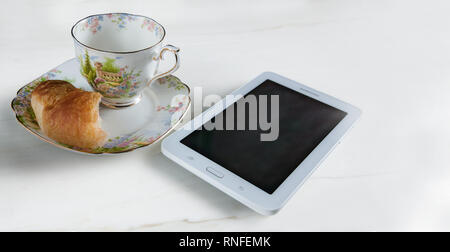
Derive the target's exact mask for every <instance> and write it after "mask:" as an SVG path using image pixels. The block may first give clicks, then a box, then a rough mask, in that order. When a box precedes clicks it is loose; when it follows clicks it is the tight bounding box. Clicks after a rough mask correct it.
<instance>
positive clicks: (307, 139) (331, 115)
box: [181, 80, 347, 194]
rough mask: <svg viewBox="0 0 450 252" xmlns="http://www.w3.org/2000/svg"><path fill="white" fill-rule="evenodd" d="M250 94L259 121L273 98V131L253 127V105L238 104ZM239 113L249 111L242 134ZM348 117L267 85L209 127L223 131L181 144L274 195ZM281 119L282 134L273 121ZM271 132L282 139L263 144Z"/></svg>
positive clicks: (195, 135)
mask: <svg viewBox="0 0 450 252" xmlns="http://www.w3.org/2000/svg"><path fill="white" fill-rule="evenodd" d="M250 95H252V96H254V97H255V98H256V100H257V101H258V103H257V111H258V113H256V114H257V115H258V116H257V117H258V120H259V119H260V116H259V114H260V113H259V112H260V110H261V108H262V107H261V106H262V105H261V103H259V101H261V97H262V96H266V97H267V98H266V99H265V100H267V109H266V110H267V114H268V115H267V118H266V121H267V122H271V124H272V127H271V129H267V126H266V127H261V126H260V125H259V124H258V126H257V128H256V129H251V128H250V127H249V124H250V123H249V122H250V120H251V119H252V118H253V117H254V116H255V113H251V111H252V110H251V105H250V104H247V103H245V106H239V105H238V104H239V103H241V104H242V100H245V99H246V98H247V97H248V96H250ZM273 95H275V96H278V101H277V99H272V98H273V97H274V96H273ZM276 103H277V104H276ZM272 105H278V106H277V107H278V108H279V109H277V112H278V116H275V114H274V112H273V110H271V109H270V107H271V106H272ZM239 109H240V110H242V111H240V110H239ZM239 112H246V113H244V114H245V126H246V128H245V129H242V127H241V128H240V129H239V130H238V128H239V127H238V124H239V120H238V118H239V117H238V114H239ZM253 112H254V111H253ZM227 113H228V116H227ZM230 115H231V116H230ZM241 115H242V114H241ZM346 115H347V113H346V112H344V111H341V110H339V109H336V108H334V107H332V106H329V105H327V104H325V103H322V102H320V101H317V100H315V99H313V98H311V97H309V96H306V95H303V94H300V93H298V92H296V91H294V90H291V89H289V88H287V87H284V86H282V85H279V84H277V83H275V82H273V81H271V80H266V81H264V82H263V83H261V84H260V85H259V86H257V87H256V88H255V89H253V90H252V91H250V92H249V93H248V94H247V95H246V96H245V97H244V98H243V99H240V100H238V102H236V103H235V104H233V105H231V106H229V107H228V108H227V109H226V110H224V111H223V112H222V113H221V114H218V115H217V116H216V117H215V118H213V119H212V120H211V121H210V122H209V124H211V123H217V122H218V121H220V123H223V125H224V126H223V127H217V124H216V127H215V128H214V129H211V127H206V125H207V124H205V125H203V126H202V127H200V128H199V129H197V130H195V131H194V132H192V133H191V134H190V135H188V136H186V137H185V138H184V139H182V140H181V143H183V144H184V145H186V146H188V147H189V148H191V149H193V150H195V151H197V152H199V153H200V154H202V155H203V156H205V157H206V158H208V159H210V160H212V161H213V162H215V163H217V164H219V165H221V166H222V167H224V168H226V169H228V170H229V171H231V172H233V173H234V174H236V175H238V176H239V177H241V178H243V179H245V180H246V181H248V182H250V183H251V184H253V185H255V186H256V187H258V188H260V189H262V190H263V191H265V192H267V193H269V194H272V193H273V192H274V191H275V190H276V189H277V188H278V187H279V186H280V185H281V184H282V183H283V181H284V180H285V179H286V178H287V177H288V176H289V175H290V174H291V173H292V172H293V171H294V170H295V168H297V167H298V166H299V165H300V164H301V163H302V161H303V160H304V159H305V158H306V157H307V156H308V155H309V154H310V153H311V152H312V151H313V150H314V148H316V146H317V145H318V144H319V143H320V142H321V141H322V140H323V139H324V138H325V137H326V136H327V135H328V134H329V133H330V132H331V131H332V130H333V128H335V127H336V125H337V124H338V123H339V122H340V121H341V120H342V119H343V118H344V117H345V116H346ZM252 116H253V117H252ZM276 117H278V120H277V121H278V129H275V128H276V127H275V125H276V124H275V122H273V121H274V119H276ZM241 118H242V117H241ZM219 119H220V120H219ZM233 119H234V121H233V123H232V125H234V130H233V129H232V130H230V128H229V127H228V128H227V126H228V125H229V124H227V120H233ZM271 120H272V121H271ZM241 126H242V125H241ZM271 130H273V131H274V130H277V131H278V132H275V133H277V134H276V135H277V137H276V139H274V140H272V141H262V140H261V136H262V134H266V135H267V134H268V133H269V132H270V131H271Z"/></svg>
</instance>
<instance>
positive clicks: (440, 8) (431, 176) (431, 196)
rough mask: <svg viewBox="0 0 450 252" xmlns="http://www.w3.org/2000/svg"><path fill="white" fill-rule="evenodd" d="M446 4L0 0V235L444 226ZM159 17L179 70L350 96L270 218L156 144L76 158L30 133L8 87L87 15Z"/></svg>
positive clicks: (211, 90)
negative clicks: (260, 78) (329, 137)
mask: <svg viewBox="0 0 450 252" xmlns="http://www.w3.org/2000/svg"><path fill="white" fill-rule="evenodd" d="M449 9H450V2H449V1H445V0H442V1H438V0H432V1H425V0H423V1H413V0H390V1H387V0H371V1H364V0H341V1H335V0H321V1H319V0H316V1H313V0H299V1H265V0H264V1H206V0H193V1H181V0H178V1H147V0H142V1H132V0H128V1H74V0H71V1H47V0H45V1H31V0H30V1H18V0H15V1H8V0H7V1H2V6H1V8H0V52H1V54H0V55H1V57H0V69H1V74H2V80H1V86H2V92H0V105H1V106H0V112H1V113H0V129H1V130H0V230H1V231H4V230H13V231H23V230H31V231H52V230H58V231H72V230H88V231H121V230H129V231H161V230H164V231H320V230H323V231H346V230H348V231H399V230H405V231H407V230H410V231H411V230H447V231H449V230H450V155H449V151H450V99H449V97H450V84H449V83H450V29H449V27H450V16H449V14H448V10H449ZM111 11H123V12H130V13H139V14H144V15H149V16H151V17H154V18H155V19H156V20H158V21H160V22H161V23H162V24H164V25H165V27H166V29H167V30H168V36H167V42H170V43H172V44H174V45H177V46H179V47H180V48H182V67H181V68H180V70H179V71H178V73H177V76H179V77H180V78H182V79H183V80H184V81H186V82H187V83H189V84H190V85H191V87H196V86H198V87H203V88H204V95H208V94H219V95H225V94H227V93H229V92H231V91H232V90H233V89H235V88H237V87H239V86H240V85H242V84H245V83H246V82H247V81H249V80H250V79H252V78H254V77H255V76H256V75H258V74H259V73H261V72H262V71H265V70H270V71H274V72H277V73H280V74H282V75H285V76H287V77H289V78H291V79H294V80H298V81H300V82H303V83H305V84H307V85H310V86H312V87H314V88H316V89H318V90H321V91H324V92H326V93H329V94H331V95H334V96H336V97H339V98H341V99H343V100H345V101H348V102H350V103H352V104H355V105H357V106H358V107H360V108H361V109H362V110H363V111H364V115H363V117H362V119H361V120H360V121H359V123H358V124H357V125H356V127H355V128H354V129H353V130H352V131H351V132H350V134H349V135H348V136H347V137H346V138H345V139H344V141H343V142H342V144H341V145H340V146H339V147H338V148H336V150H335V151H334V152H333V153H332V154H331V155H330V156H329V158H328V159H327V160H326V161H325V162H324V163H323V164H322V165H321V167H320V168H319V169H318V170H317V172H316V173H315V174H314V175H313V176H312V177H311V179H310V180H309V181H308V182H307V183H306V184H305V185H304V187H303V188H302V189H301V190H300V191H299V192H298V193H297V194H296V195H295V196H294V197H293V198H292V200H291V201H290V202H289V203H288V204H287V205H286V207H285V208H284V209H283V210H282V211H281V212H280V213H279V214H277V215H275V216H271V217H263V216H259V215H257V214H256V213H254V212H252V211H251V210H249V209H247V208H246V207H245V206H243V205H241V204H240V203H238V202H236V201H235V200H233V199H231V198H230V197H228V196H226V195H224V194H223V193H221V192H220V191H218V190H216V189H215V188H213V187H212V186H210V185H208V184H206V183H204V182H203V181H201V180H200V179H198V178H196V177H195V176H193V175H192V174H190V173H189V172H187V171H185V170H184V169H183V168H181V167H179V166H177V165H176V164H174V163H172V162H171V161H170V160H168V159H167V158H165V157H164V156H163V155H162V154H161V153H160V150H159V148H160V146H158V145H156V146H154V147H151V148H143V149H141V150H138V151H135V152H132V153H129V154H125V155H120V156H113V157H95V156H82V155H78V154H74V153H70V152H67V151H64V150H60V149H57V148H55V147H53V146H51V145H49V144H46V143H43V142H41V141H40V140H39V139H37V138H36V137H34V136H32V135H30V134H28V133H27V132H26V131H25V130H24V129H23V128H22V127H20V126H19V125H18V124H17V123H16V122H15V119H14V116H13V113H12V111H11V110H10V106H9V103H10V101H11V99H12V98H13V97H14V95H15V92H16V90H17V89H18V88H19V87H20V86H22V85H23V84H25V83H26V82H28V81H30V80H32V79H33V78H35V77H37V76H38V75H39V74H41V73H43V72H45V71H47V70H49V69H51V68H52V67H54V66H56V65H58V64H59V63H61V62H63V61H65V60H67V59H69V58H71V57H73V49H72V39H71V36H70V32H69V29H70V27H71V25H72V23H74V22H75V21H77V20H78V19H79V18H82V17H84V16H87V15H89V14H93V13H102V12H111Z"/></svg>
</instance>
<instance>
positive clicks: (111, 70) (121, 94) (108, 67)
mask: <svg viewBox="0 0 450 252" xmlns="http://www.w3.org/2000/svg"><path fill="white" fill-rule="evenodd" d="M92 58H93V57H90V56H89V53H88V51H87V50H86V51H85V54H84V56H81V55H80V56H79V59H78V60H79V62H80V69H81V75H83V76H84V77H85V78H86V80H87V81H88V82H89V84H90V85H91V86H92V87H93V88H94V89H96V90H98V91H100V92H101V93H102V95H103V96H105V97H107V98H128V97H134V96H135V95H136V94H137V90H138V89H139V88H140V86H139V85H140V84H141V82H140V81H138V77H139V76H140V75H141V71H135V70H129V69H128V66H126V65H125V66H123V67H120V66H117V65H116V59H114V58H108V57H104V61H103V62H101V61H99V60H97V61H94V60H91V59H92ZM97 58H98V57H95V59H97ZM92 62H93V63H92Z"/></svg>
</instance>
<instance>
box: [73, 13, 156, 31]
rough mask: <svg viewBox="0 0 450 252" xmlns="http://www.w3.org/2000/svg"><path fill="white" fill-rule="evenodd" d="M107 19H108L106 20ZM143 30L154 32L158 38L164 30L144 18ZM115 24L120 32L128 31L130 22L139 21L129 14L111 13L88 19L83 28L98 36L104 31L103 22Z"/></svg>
mask: <svg viewBox="0 0 450 252" xmlns="http://www.w3.org/2000/svg"><path fill="white" fill-rule="evenodd" d="M105 17H107V18H105ZM142 19H143V21H142V25H141V28H144V29H146V30H148V31H150V32H154V33H155V35H156V36H158V35H159V34H160V33H161V32H162V28H161V27H160V26H159V25H157V23H156V22H155V21H153V20H152V19H147V18H142ZM105 21H106V22H111V23H114V24H115V25H116V26H117V28H119V30H121V29H126V28H127V25H128V24H129V23H130V22H135V21H137V18H136V16H134V15H130V14H127V13H109V14H102V15H95V16H91V17H89V18H87V19H86V20H85V21H84V23H83V25H82V26H81V30H82V31H86V30H89V31H90V32H92V34H96V33H97V32H100V31H101V30H102V23H103V22H105Z"/></svg>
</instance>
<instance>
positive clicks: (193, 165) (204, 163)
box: [161, 72, 361, 215]
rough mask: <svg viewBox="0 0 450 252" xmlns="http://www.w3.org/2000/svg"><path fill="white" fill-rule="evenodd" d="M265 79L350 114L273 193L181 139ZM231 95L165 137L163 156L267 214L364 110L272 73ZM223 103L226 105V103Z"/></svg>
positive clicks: (315, 165)
mask: <svg viewBox="0 0 450 252" xmlns="http://www.w3.org/2000/svg"><path fill="white" fill-rule="evenodd" d="M266 80H271V81H274V82H276V83H278V84H280V85H282V86H284V87H287V88H289V89H292V90H294V91H297V92H299V93H301V94H303V95H306V96H308V97H311V98H313V99H315V100H318V101H320V102H323V103H325V104H328V105H330V106H332V107H335V108H337V109H340V110H342V111H344V112H346V113H347V115H346V116H345V117H344V119H342V120H341V121H340V122H339V123H338V125H337V126H336V127H335V128H334V129H333V130H332V131H331V132H330V133H329V134H328V135H327V136H326V137H325V138H324V139H323V140H322V142H320V144H319V145H318V146H317V147H316V148H315V149H314V150H313V151H312V152H311V153H310V154H309V155H308V156H307V157H306V158H305V159H304V160H303V162H302V163H301V164H300V165H299V166H297V168H296V169H295V170H294V171H293V172H292V173H291V174H290V175H289V176H288V177H287V178H286V180H284V181H283V183H282V184H281V185H280V186H279V187H278V188H277V189H276V190H275V191H274V192H273V193H272V194H269V193H267V192H265V191H263V190H262V189H260V188H258V187H256V186H255V185H253V184H251V183H250V182H248V181H246V180H244V179H243V178H241V177H239V176H238V175H236V174H234V173H232V172H231V171H229V170H227V169H226V168H225V167H222V166H221V165H219V164H217V163H215V162H214V161H212V160H210V159H208V158H206V157H204V156H203V155H201V154H200V153H198V152H196V151H194V150H193V149H191V148H189V147H188V146H186V145H184V144H182V143H181V142H180V141H181V140H182V139H183V138H185V137H186V136H188V135H189V134H190V133H192V132H193V131H194V130H196V129H197V128H199V127H201V125H203V124H204V123H206V122H208V121H210V120H211V119H212V118H213V117H215V116H216V115H217V114H219V113H221V112H222V111H223V110H224V109H226V108H227V107H228V106H230V105H231V104H233V103H235V102H236V100H238V99H239V95H241V96H245V95H246V94H247V93H249V92H250V91H252V90H253V89H254V88H256V87H257V86H259V85H260V84H261V83H263V82H264V81H266ZM231 95H233V96H234V97H235V99H225V98H224V99H222V100H221V101H219V102H217V103H216V104H215V105H213V106H212V107H211V108H209V109H208V110H206V111H205V112H203V113H202V114H200V115H198V116H197V117H195V118H194V119H193V120H191V121H190V122H188V123H186V124H185V125H184V126H183V127H182V128H181V129H179V130H178V131H176V132H174V133H173V134H172V135H170V136H168V137H167V138H166V139H164V140H163V142H162V145H161V150H162V152H163V154H164V155H166V156H167V157H169V158H170V159H172V160H173V161H175V162H177V163H178V164H180V165H181V166H183V167H185V168H186V169H187V170H189V171H191V172H193V173H194V174H196V175H197V176H199V177H200V178H202V179H204V180H205V181H207V182H209V183H211V184H212V185H214V186H215V187H217V188H218V189H220V190H222V191H224V192H225V193H227V194H228V195H230V196H231V197H233V198H235V199H237V200H238V201H240V202H241V203H243V204H245V205H247V206H248V207H250V208H252V209H254V210H255V211H257V212H259V213H261V214H265V215H268V214H274V213H276V212H277V211H278V210H279V209H281V208H282V207H283V206H284V205H285V204H286V202H287V201H288V200H289V199H290V198H291V197H292V195H293V194H294V193H295V192H296V191H297V190H298V189H299V188H300V187H301V185H302V184H303V183H304V182H305V181H306V180H307V179H308V177H309V176H310V175H311V174H312V173H313V172H314V170H315V169H316V168H317V167H318V166H319V164H320V163H321V162H322V161H323V160H324V159H325V158H326V156H327V155H328V154H329V153H330V152H331V151H332V150H333V148H334V147H335V146H336V145H337V144H338V143H339V141H340V140H341V138H342V137H343V136H344V135H345V133H346V132H347V131H348V130H349V129H350V128H351V126H352V125H353V124H354V123H355V121H356V120H357V119H358V118H359V116H360V115H361V110H359V109H358V108H356V107H354V106H352V105H350V104H348V103H346V102H343V101H341V100H338V99H336V98H334V97H331V96H329V95H326V94H324V93H322V92H319V91H317V90H314V89H312V88H310V87H307V86H305V85H303V84H300V83H298V82H296V81H293V80H290V79H287V78H285V77H283V76H280V75H278V74H275V73H272V72H264V73H262V74H261V75H259V76H258V77H256V78H255V79H253V80H252V81H250V82H249V83H248V84H246V85H245V86H243V87H241V88H239V89H237V90H235V91H234V92H232V93H231ZM222 104H225V106H223V105H222ZM206 167H210V168H213V169H215V170H216V171H218V172H220V173H222V174H223V175H224V176H223V177H222V178H219V177H217V176H215V175H214V174H212V173H211V172H209V171H207V170H206Z"/></svg>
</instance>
